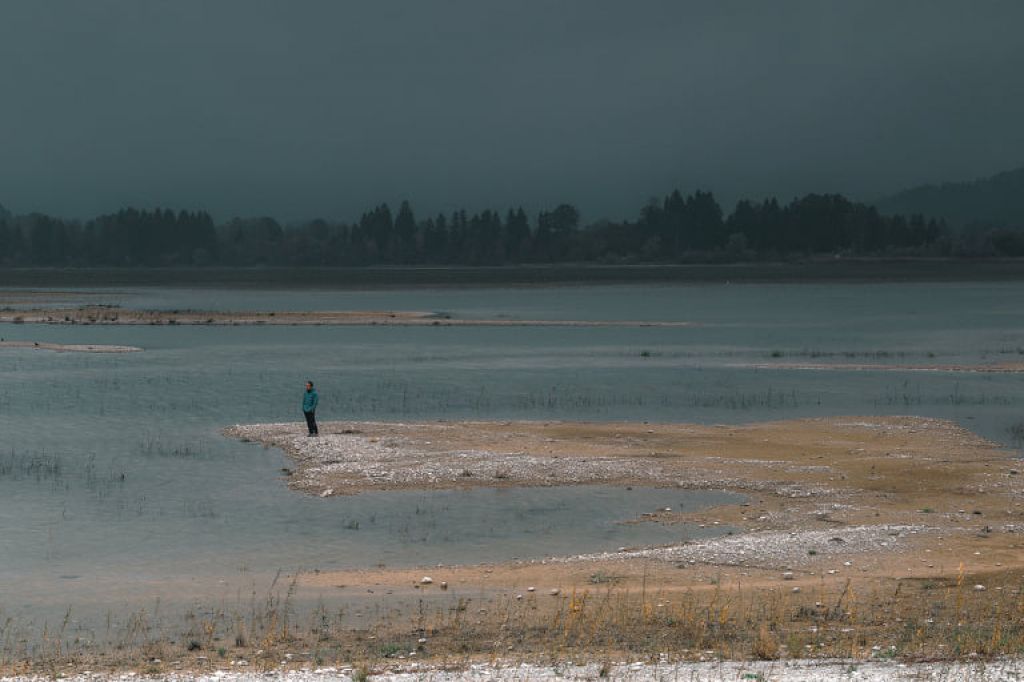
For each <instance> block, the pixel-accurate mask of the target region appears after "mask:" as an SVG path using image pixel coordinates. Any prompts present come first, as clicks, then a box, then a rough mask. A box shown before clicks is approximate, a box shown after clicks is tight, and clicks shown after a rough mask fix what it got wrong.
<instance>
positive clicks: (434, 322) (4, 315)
mask: <svg viewBox="0 0 1024 682" xmlns="http://www.w3.org/2000/svg"><path fill="white" fill-rule="evenodd" d="M0 322H10V323H14V324H82V325H92V324H95V325H176V324H177V325H229V326H240V325H356V326H369V325H392V326H395V325H397V326H435V327H441V326H460V327H688V326H692V323H689V322H669V321H642V320H519V319H511V318H495V319H460V318H452V317H451V316H450V315H447V314H445V313H435V312H427V311H408V310H406V311H402V310H320V311H233V312H224V311H204V310H133V309H130V308H120V307H117V306H104V305H100V306H81V307H77V308H24V309H21V308H18V309H14V308H7V309H3V310H0Z"/></svg>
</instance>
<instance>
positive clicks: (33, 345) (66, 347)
mask: <svg viewBox="0 0 1024 682" xmlns="http://www.w3.org/2000/svg"><path fill="white" fill-rule="evenodd" d="M0 348H30V349H33V350H49V351H54V352H57V353H138V352H141V351H142V349H141V348H139V347H138V346H111V345H105V344H93V343H46V342H43V341H0Z"/></svg>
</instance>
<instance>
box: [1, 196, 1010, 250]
mask: <svg viewBox="0 0 1024 682" xmlns="http://www.w3.org/2000/svg"><path fill="white" fill-rule="evenodd" d="M822 254H845V255H922V256H927V255H936V256H937V255H961V256H970V255H1024V237H1022V236H1021V234H1020V233H1017V232H1014V231H1009V232H1007V233H1006V234H998V235H990V234H989V235H978V234H961V233H952V232H951V231H950V230H948V229H947V228H946V226H945V225H944V224H943V223H940V222H937V221H935V220H926V219H925V218H923V217H922V216H920V215H913V216H910V217H904V216H900V215H895V216H886V215H882V214H881V213H879V212H878V211H877V210H876V209H875V208H873V207H871V206H868V205H865V204H860V203H856V202H852V201H850V200H848V199H846V198H844V197H842V196H840V195H819V194H810V195H807V196H804V197H802V198H798V199H794V200H793V201H792V202H790V203H788V204H785V205H782V204H780V203H779V202H778V201H776V200H775V199H768V200H766V201H761V202H753V201H747V200H744V201H740V202H739V203H738V204H737V205H736V207H735V209H734V210H733V212H732V213H731V214H729V215H725V214H724V213H723V211H722V208H721V206H720V205H719V203H718V202H717V201H716V200H715V198H714V196H713V195H712V194H711V193H710V192H701V191H698V192H695V193H693V194H691V195H689V196H683V195H682V194H681V193H679V192H678V191H676V192H673V193H672V194H670V195H669V196H668V197H666V198H665V199H664V200H660V201H651V202H650V203H648V205H647V206H645V207H644V208H643V209H642V210H641V211H640V214H639V216H638V218H637V219H636V220H629V221H622V222H609V221H601V222H596V223H593V224H590V225H581V224H580V214H579V211H577V210H576V208H574V207H573V206H570V205H567V204H562V205H560V206H557V207H555V208H554V209H552V210H549V211H542V212H540V213H539V214H538V215H536V216H535V217H533V219H532V220H531V218H530V216H528V215H527V214H526V212H525V211H523V209H522V208H518V209H512V210H509V211H507V212H506V213H505V214H504V215H502V214H500V213H498V212H496V211H491V210H486V211H482V212H479V213H474V214H469V213H467V212H466V211H455V212H454V213H451V214H439V215H436V216H432V217H429V218H426V219H418V218H417V217H416V215H415V213H414V212H413V209H412V207H411V206H410V205H409V203H408V202H403V203H402V204H401V205H400V207H399V208H398V210H397V212H392V210H391V208H390V207H389V206H387V205H386V204H382V205H380V206H377V207H375V208H374V209H373V210H371V211H368V212H366V213H364V214H363V215H362V216H361V217H360V219H359V220H358V221H357V222H355V223H332V222H328V221H324V220H313V221H309V222H305V223H302V224H298V225H292V226H287V227H284V226H282V225H281V224H279V223H278V222H277V221H276V220H274V219H273V218H267V217H262V218H235V219H233V220H230V221H228V222H226V223H223V224H221V225H215V224H214V222H213V220H212V219H211V218H210V216H209V215H208V214H207V213H205V212H202V211H200V212H186V211H181V212H178V213H175V212H173V211H169V210H161V209H157V210H153V211H138V210H135V209H124V210H122V211H119V212H117V213H115V214H110V215H104V216H100V217H98V218H95V219H92V220H89V221H86V222H84V223H83V222H79V221H68V220H61V219H58V218H53V217H50V216H46V215H42V214H30V215H25V216H13V215H11V214H10V213H9V212H6V211H4V210H3V209H2V207H0V264H2V265H10V266H180V265H192V266H203V265H225V266H253V265H289V266H339V265H376V264H396V265H412V264H458V265H500V264H509V263H558V262H599V263H666V262H699V261H724V260H754V259H767V258H786V257H791V256H808V255H822Z"/></svg>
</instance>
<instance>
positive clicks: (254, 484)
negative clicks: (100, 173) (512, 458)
mask: <svg viewBox="0 0 1024 682" xmlns="http://www.w3.org/2000/svg"><path fill="white" fill-rule="evenodd" d="M90 292H91V293H95V294H98V296H96V297H93V296H90V299H91V300H94V299H95V298H99V299H102V300H104V301H109V302H114V303H118V304H121V305H128V306H134V307H144V308H145V307H160V308H165V309H186V308H192V309H197V308H205V309H216V310H232V309H237V310H242V309H263V310H272V309H284V308H288V309H310V310H316V309H400V310H431V311H443V312H448V313H450V314H452V315H453V316H456V317H476V318H481V317H487V318H499V317H503V318H511V319H611V320H668V321H690V322H694V323H697V326H693V327H635V328H623V327H608V328H600V327H599V328H561V327H560V328H551V327H546V328H531V327H490V328H489V327H479V328H476V327H383V326H378V327H271V326H264V327H216V326H213V327H185V326H182V327H149V326H143V327H98V326H88V327H84V326H53V327H40V326H28V325H0V337H4V338H7V339H19V340H38V341H48V342H57V343H109V344H127V345H136V346H140V347H142V348H144V349H145V352H143V353H136V354H126V355H86V354H59V353H49V352H41V351H33V350H27V349H25V350H12V349H4V350H0V600H2V601H3V603H4V604H5V605H6V607H7V608H8V609H10V608H14V607H20V608H22V609H30V608H32V607H33V606H34V605H39V604H43V603H48V604H56V603H62V602H68V603H71V602H72V601H74V600H80V601H89V600H93V601H96V602H100V601H104V600H106V601H110V600H111V599H112V598H116V599H118V600H122V601H124V602H125V603H126V604H130V602H131V600H132V599H136V598H139V599H141V598H145V597H147V596H149V595H152V594H153V593H155V592H158V591H159V590H160V589H165V590H166V589H168V588H166V587H165V588H161V587H160V586H161V585H165V586H166V585H170V586H173V588H171V589H173V592H174V593H176V594H178V595H188V594H190V593H199V592H202V591H203V590H204V589H206V588H207V586H208V585H210V584H216V583H217V581H219V580H222V579H223V580H226V579H237V577H238V576H239V575H246V576H252V575H257V576H263V575H268V574H272V573H274V572H276V571H277V570H278V569H283V570H285V571H291V570H294V569H297V568H300V567H301V568H305V569H315V568H316V569H329V568H335V567H343V566H375V565H377V564H380V563H384V564H386V565H419V564H433V563H436V562H438V561H442V562H446V563H453V562H476V561H494V560H503V559H509V558H511V557H514V556H519V557H523V558H529V557H542V556H546V555H550V554H567V553H573V552H582V551H591V550H598V549H614V548H615V547H617V546H619V545H627V544H628V545H633V544H657V543H664V542H673V541H679V540H680V539H682V538H684V537H688V536H691V535H692V534H693V533H695V532H697V531H698V530H699V529H694V528H692V527H675V528H665V527H662V526H658V525H656V524H652V523H642V524H636V525H622V524H621V523H618V522H620V521H624V520H628V519H632V518H635V517H636V516H638V515H639V514H641V513H642V512H645V511H651V510H652V507H653V508H657V507H660V506H671V507H678V506H679V505H680V503H685V504H687V505H697V504H701V503H702V499H701V496H699V495H696V494H694V493H683V492H680V491H674V490H665V491H625V490H621V489H616V488H608V487H587V488H576V489H573V488H552V489H539V490H497V491H496V490H480V491H472V492H422V493H387V494H383V493H375V494H373V495H366V496H360V497H354V498H334V499H328V500H321V499H314V498H307V497H304V496H302V495H299V494H296V493H293V492H291V491H289V490H287V489H286V488H285V486H284V483H283V482H282V480H281V478H280V475H279V474H280V468H281V467H282V466H285V465H287V460H286V459H285V458H284V457H283V456H282V455H281V454H280V453H278V452H277V451H276V450H264V449H262V448H260V447H258V446H254V445H246V444H242V443H237V442H234V441H231V440H228V439H225V438H223V437H222V436H220V434H219V430H220V429H221V428H222V427H223V426H225V425H229V424H234V423H250V422H264V421H274V422H278V421H297V420H298V419H299V418H300V415H299V414H298V401H299V400H300V397H301V391H302V384H303V382H304V381H305V380H306V379H307V378H313V379H314V380H316V382H317V384H318V386H319V388H320V391H321V407H320V410H319V416H320V418H321V419H324V420H333V419H346V418H351V419H358V420H374V419H381V420H394V419H403V420H409V419H437V418H443V419H460V418H474V419H591V420H617V419H625V420H650V421H673V422H686V421H694V422H702V423H716V422H733V423H736V422H747V421H760V420H769V419H789V418H794V417H803V416H815V415H839V414H842V415H849V414H862V415H871V414H914V415H925V416H938V417H948V418H952V419H955V420H957V421H959V422H960V423H962V424H964V425H966V426H968V427H969V428H971V429H973V430H975V431H977V432H979V433H981V434H982V435H984V436H986V437H989V438H993V439H995V440H997V441H1000V442H1002V443H1005V444H1007V445H1008V446H1012V447H1019V446H1020V442H1019V441H1018V440H1017V439H1019V438H1020V437H1021V435H1022V433H1024V432H1022V431H1020V430H1017V431H1015V430H1014V428H1015V425H1017V426H1016V428H1017V429H1020V428H1021V427H1020V426H1019V425H1020V424H1021V423H1022V419H1024V417H1022V415H1021V404H1022V398H1021V393H1022V390H1021V389H1022V387H1024V376H1022V375H1012V374H978V373H964V372H909V371H878V370H871V371H865V370H859V371H853V370H843V371H823V370H765V369H754V368H752V365H753V364H756V363H764V362H771V361H792V362H814V363H822V362H858V363H867V364H884V365H900V364H928V365H936V364H963V365H966V364H972V363H977V362H985V361H1006V362H1010V361H1013V362H1019V361H1022V360H1024V315H1022V312H1021V308H1020V305H1019V301H1021V300H1024V285H1021V284H1017V283H1009V284H1000V283H995V284H993V283H985V284H964V283H956V284H854V285H842V284H805V285H799V284H798V285H749V284H748V285H692V286H649V285H635V286H590V287H547V288H508V289H501V288H481V289H418V290H411V291H398V290H386V291H377V290H367V291H353V290H346V291H332V290H326V289H325V290H314V291H259V290H253V289H245V290H232V289H224V288H219V289H211V290H188V289H134V290H131V289H124V288H122V289H116V290H90ZM710 502H711V500H710V499H703V503H710ZM356 526H358V528H356ZM62 576H63V577H62ZM12 586H16V587H12Z"/></svg>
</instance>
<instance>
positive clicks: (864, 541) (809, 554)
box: [563, 525, 930, 569]
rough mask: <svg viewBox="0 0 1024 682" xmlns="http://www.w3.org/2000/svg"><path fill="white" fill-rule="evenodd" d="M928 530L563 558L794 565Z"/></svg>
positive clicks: (887, 546) (759, 538)
mask: <svg viewBox="0 0 1024 682" xmlns="http://www.w3.org/2000/svg"><path fill="white" fill-rule="evenodd" d="M929 530H930V529H928V528H926V527H924V526H893V525H879V526H850V527H844V528H835V529H829V530H800V531H761V532H749V533H744V534H742V535H732V536H729V537H723V538H714V539H710V540H699V541H695V542H690V543H687V544H684V545H675V546H670V547H654V548H650V549H637V550H623V551H619V552H603V553H598V554H581V555H577V556H574V557H569V558H567V559H563V561H608V560H615V559H623V560H626V559H658V560H661V561H670V562H674V563H680V564H712V565H717V566H746V567H750V568H774V569H779V568H792V567H796V566H801V565H805V564H807V563H810V562H811V561H813V560H815V559H817V558H819V557H823V556H836V555H850V554H859V553H863V552H874V553H875V554H876V555H884V554H886V553H897V552H900V551H902V550H903V548H904V546H905V542H906V539H907V538H908V537H910V536H911V535H917V534H919V533H923V532H927V531H929Z"/></svg>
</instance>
